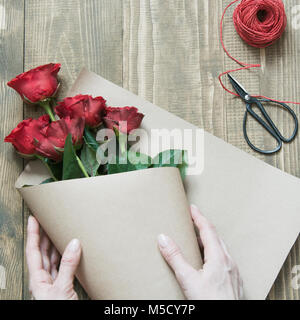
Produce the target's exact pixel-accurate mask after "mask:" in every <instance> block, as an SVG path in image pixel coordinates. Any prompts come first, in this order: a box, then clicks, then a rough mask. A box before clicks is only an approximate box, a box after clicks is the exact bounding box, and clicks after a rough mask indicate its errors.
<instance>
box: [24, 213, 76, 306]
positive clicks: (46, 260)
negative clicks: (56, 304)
mask: <svg viewBox="0 0 300 320" xmlns="http://www.w3.org/2000/svg"><path fill="white" fill-rule="evenodd" d="M80 256H81V245H80V242H79V240H77V239H73V240H72V241H71V242H70V243H69V244H68V246H67V248H66V250H65V252H64V253H63V256H62V258H61V261H60V255H59V253H58V251H57V250H56V249H55V247H54V246H53V245H52V243H51V242H50V240H49V238H48V236H47V235H46V234H45V232H43V231H42V232H41V235H40V228H39V223H38V222H37V220H36V219H35V218H34V217H33V216H30V217H29V219H28V227H27V243H26V258H27V265H28V270H29V288H30V291H31V293H32V295H33V297H34V298H35V299H36V300H77V299H78V296H77V293H76V292H75V291H74V288H73V281H74V275H75V272H76V269H77V267H78V265H79V261H80ZM59 261H60V267H59V271H57V268H58V265H59Z"/></svg>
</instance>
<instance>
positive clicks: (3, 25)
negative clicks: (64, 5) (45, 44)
mask: <svg viewBox="0 0 300 320" xmlns="http://www.w3.org/2000/svg"><path fill="white" fill-rule="evenodd" d="M23 28H24V3H23V1H22V0H16V1H5V0H0V45H1V50H0V66H1V72H0V82H1V84H0V105H1V108H0V117H1V131H0V140H1V144H0V150H1V153H0V175H1V181H0V199H1V202H0V266H2V267H1V273H2V276H1V275H0V278H2V283H1V287H0V300H3V299H21V298H22V270H23V263H22V256H23V220H22V199H21V197H20V196H19V194H18V192H17V191H16V190H15V188H14V183H15V180H16V179H17V177H18V175H19V174H20V172H21V171H22V168H23V161H22V160H21V159H20V157H19V156H18V155H17V154H16V152H15V151H14V150H13V148H12V146H11V145H10V144H8V143H7V144H6V143H3V139H4V137H5V136H6V135H8V134H9V133H10V131H11V130H12V129H13V128H15V127H16V126H17V124H18V122H20V121H21V120H22V119H23V104H22V100H21V99H20V97H19V96H18V95H17V94H16V93H15V92H14V91H13V90H12V89H10V88H9V87H7V86H6V83H7V81H9V80H10V79H11V78H13V77H14V76H15V75H17V74H19V73H22V72H23ZM4 273H5V275H4ZM4 278H5V280H6V281H5V280H4ZM4 287H6V289H5V288H4Z"/></svg>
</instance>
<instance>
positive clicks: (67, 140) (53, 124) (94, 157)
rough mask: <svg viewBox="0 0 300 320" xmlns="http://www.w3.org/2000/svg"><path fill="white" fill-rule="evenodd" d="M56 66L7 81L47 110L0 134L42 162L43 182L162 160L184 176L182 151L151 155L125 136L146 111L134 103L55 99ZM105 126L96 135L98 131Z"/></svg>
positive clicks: (88, 98)
mask: <svg viewBox="0 0 300 320" xmlns="http://www.w3.org/2000/svg"><path fill="white" fill-rule="evenodd" d="M59 70H60V64H54V63H50V64H46V65H43V66H39V67H37V68H35V69H32V70H30V71H27V72H25V73H23V74H21V75H18V76H17V77H16V78H14V79H12V80H11V81H9V82H8V86H10V87H12V88H13V89H15V90H16V91H17V92H18V93H19V94H20V96H21V98H22V99H23V101H24V102H25V103H27V104H31V105H32V104H36V105H39V106H41V107H42V108H43V109H44V110H45V112H46V114H45V115H42V116H41V117H39V118H38V119H31V118H30V119H26V120H23V121H22V122H21V123H19V124H18V126H17V127H16V128H15V129H13V130H12V132H11V133H10V134H9V135H8V136H7V137H6V138H5V140H4V141H5V142H10V143H12V145H13V146H14V147H15V149H16V150H17V152H18V153H19V154H20V155H21V156H23V157H25V158H37V159H40V160H41V161H42V162H43V163H44V165H45V166H46V167H47V169H48V170H49V173H50V176H51V177H50V178H48V179H46V180H45V181H43V182H42V183H49V182H53V181H59V180H68V179H75V178H82V177H94V176H98V175H107V174H113V173H121V172H128V171H134V170H140V169H146V168H155V167H165V166H174V167H178V168H179V169H180V172H181V175H182V177H184V174H185V169H186V166H187V161H186V153H185V152H184V151H182V150H174V149H173V150H165V151H164V152H162V153H160V154H158V155H157V156H156V157H155V158H154V159H152V158H151V157H149V156H147V155H145V154H142V153H140V152H137V151H134V150H132V147H133V146H132V145H131V144H130V143H128V136H129V135H132V134H134V131H135V130H136V129H138V128H139V127H140V124H141V122H142V120H143V117H144V115H143V114H142V113H140V112H138V109H137V108H136V107H127V106H126V107H110V106H107V105H106V100H105V99H104V98H103V97H100V96H98V97H92V96H91V95H82V94H79V95H76V96H74V97H67V98H65V99H63V101H61V102H59V103H56V98H55V96H56V94H57V92H58V89H59V81H58V79H57V74H58V72H59ZM103 129H105V134H104V135H102V136H103V138H102V141H99V140H97V139H96V133H97V131H98V132H99V131H100V130H103ZM109 145H113V146H114V147H115V148H109Z"/></svg>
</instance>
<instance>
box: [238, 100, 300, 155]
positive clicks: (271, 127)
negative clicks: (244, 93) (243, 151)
mask: <svg viewBox="0 0 300 320" xmlns="http://www.w3.org/2000/svg"><path fill="white" fill-rule="evenodd" d="M248 97H249V96H248ZM262 102H272V103H276V104H278V105H280V106H281V107H282V108H284V109H285V110H286V111H288V112H289V114H290V115H291V116H292V117H293V119H294V122H295V128H294V132H293V134H292V135H291V136H290V137H289V138H285V137H284V136H283V135H282V134H281V133H280V131H279V130H278V128H277V127H276V125H275V124H274V122H273V121H272V119H271V118H270V116H269V115H268V113H267V111H266V109H265V108H264V106H263V105H262ZM253 105H256V106H257V107H258V108H259V110H260V111H261V113H262V114H263V116H264V118H265V120H264V119H263V118H262V117H261V116H259V115H258V114H257V113H256V112H255V111H254V110H253V109H252V106H253ZM246 109H247V110H246V112H245V116H244V122H243V131H244V137H245V139H246V141H247V143H248V145H249V146H250V147H251V148H252V149H253V150H255V151H257V152H259V153H262V154H273V153H276V152H277V151H279V150H280V149H281V147H282V143H283V142H286V143H289V142H291V141H293V140H294V139H295V137H296V135H297V132H298V119H297V116H296V114H295V112H294V111H293V110H292V109H291V108H290V107H289V106H288V105H287V104H285V103H282V102H277V101H274V100H271V99H257V98H253V97H249V100H248V101H246ZM248 113H249V114H250V115H251V116H252V117H253V118H254V119H255V120H256V121H257V122H258V123H259V124H260V125H261V126H263V127H264V128H265V129H266V130H267V131H268V132H269V133H270V134H271V136H272V137H273V138H274V139H275V140H276V141H277V146H276V148H275V149H273V150H261V149H259V148H257V147H255V146H254V145H253V144H252V143H251V141H250V139H249V137H248V135H247V118H248Z"/></svg>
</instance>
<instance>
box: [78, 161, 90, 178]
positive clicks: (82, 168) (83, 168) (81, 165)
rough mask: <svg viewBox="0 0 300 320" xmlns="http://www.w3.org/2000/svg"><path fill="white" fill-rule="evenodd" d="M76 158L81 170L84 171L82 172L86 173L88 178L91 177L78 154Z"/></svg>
mask: <svg viewBox="0 0 300 320" xmlns="http://www.w3.org/2000/svg"><path fill="white" fill-rule="evenodd" d="M76 159H77V162H78V165H79V168H80V169H81V171H82V173H83V174H84V176H85V177H86V178H89V177H90V176H89V175H88V173H87V172H86V170H85V167H84V166H83V164H82V162H81V160H80V159H79V157H78V156H76Z"/></svg>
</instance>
